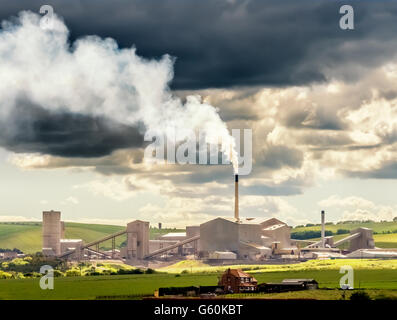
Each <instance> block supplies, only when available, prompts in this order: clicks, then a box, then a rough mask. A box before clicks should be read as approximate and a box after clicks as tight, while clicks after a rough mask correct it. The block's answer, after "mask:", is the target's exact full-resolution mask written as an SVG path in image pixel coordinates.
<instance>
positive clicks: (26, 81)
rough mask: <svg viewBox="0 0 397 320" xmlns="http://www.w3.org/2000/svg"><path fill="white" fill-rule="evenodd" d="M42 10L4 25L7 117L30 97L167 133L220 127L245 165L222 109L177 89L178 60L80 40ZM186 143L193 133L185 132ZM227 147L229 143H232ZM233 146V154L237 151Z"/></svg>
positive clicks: (0, 64) (0, 51)
mask: <svg viewBox="0 0 397 320" xmlns="http://www.w3.org/2000/svg"><path fill="white" fill-rule="evenodd" d="M41 18H42V17H41V16H40V15H38V14H35V13H32V12H28V11H23V12H21V13H20V14H19V16H18V18H17V19H14V20H13V21H3V22H2V29H1V30H0V117H1V116H4V115H5V114H7V113H8V112H9V111H10V110H12V108H13V107H14V106H15V105H16V103H18V99H20V98H21V97H23V98H24V99H28V100H29V101H31V102H32V103H34V104H37V105H40V106H41V107H43V108H45V109H47V110H54V111H58V110H67V111H70V112H78V113H82V114H90V115H91V114H92V115H102V116H107V117H110V118H112V119H114V120H117V121H119V122H121V123H124V124H128V125H137V124H139V123H143V124H144V125H145V127H146V129H147V130H155V131H156V132H161V131H162V130H164V132H163V133H164V134H166V128H167V127H174V128H177V129H184V128H186V129H190V130H200V132H201V133H204V134H205V133H206V132H207V133H208V139H207V140H208V141H211V137H210V131H212V132H216V134H217V135H218V137H220V139H222V141H223V142H227V143H226V144H225V145H224V146H223V147H222V151H223V152H224V153H225V155H226V157H227V158H229V160H231V161H232V163H233V164H234V168H235V170H236V169H237V166H238V161H237V152H236V151H235V141H234V138H233V137H232V136H231V135H230V134H229V131H228V129H227V126H226V124H225V123H224V122H223V121H222V119H221V118H220V116H219V114H218V112H217V110H216V108H214V107H213V106H211V105H209V104H206V103H203V102H202V101H201V99H200V98H199V97H196V96H189V97H188V98H187V99H186V103H183V102H182V101H181V99H179V98H177V97H175V96H173V95H172V93H171V91H170V89H169V83H170V81H171V80H172V78H173V59H172V58H171V57H170V56H168V55H164V56H163V57H162V58H161V59H159V60H147V59H144V58H142V57H139V56H138V55H137V54H136V50H135V48H134V47H132V48H128V49H120V48H118V45H117V43H116V41H115V40H113V39H110V38H106V39H101V38H99V37H97V36H87V37H83V38H80V39H77V40H76V41H75V42H74V43H70V42H69V40H68V36H69V30H68V28H67V27H66V25H65V24H64V22H63V21H62V19H61V18H59V17H57V16H56V15H54V17H53V21H52V22H53V24H52V28H51V29H45V28H41V27H40V19H41ZM178 138H179V139H180V140H181V141H182V140H184V139H186V138H187V137H178ZM225 146H226V147H225ZM230 146H231V147H232V152H230V149H229V148H230Z"/></svg>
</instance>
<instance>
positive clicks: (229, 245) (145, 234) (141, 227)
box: [42, 175, 397, 265]
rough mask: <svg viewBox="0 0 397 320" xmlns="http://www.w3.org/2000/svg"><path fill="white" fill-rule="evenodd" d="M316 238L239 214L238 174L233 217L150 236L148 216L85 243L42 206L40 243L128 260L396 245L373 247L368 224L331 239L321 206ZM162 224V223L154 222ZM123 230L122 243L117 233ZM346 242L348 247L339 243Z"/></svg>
mask: <svg viewBox="0 0 397 320" xmlns="http://www.w3.org/2000/svg"><path fill="white" fill-rule="evenodd" d="M321 226H322V230H321V239H320V240H319V241H308V240H295V239H291V228H290V227H289V226H288V225H287V224H286V223H285V222H283V221H281V220H279V219H277V218H268V219H262V220H261V219H257V218H248V219H242V218H240V216H239V206H238V176H237V175H236V176H235V211H234V218H233V219H230V218H222V217H218V218H215V219H213V220H210V221H207V222H204V223H202V224H200V225H199V226H187V227H186V232H183V233H168V234H165V235H162V236H159V237H158V238H157V239H150V237H149V228H150V226H149V222H146V221H141V220H135V221H132V222H130V223H128V224H127V226H126V228H125V229H123V230H121V231H119V232H117V233H114V234H110V235H108V236H106V237H103V238H101V239H97V240H95V241H92V242H89V243H84V242H83V241H82V240H81V239H65V236H64V235H65V224H64V222H63V221H61V212H59V211H44V212H43V226H42V229H43V249H42V252H43V254H44V255H45V256H52V257H57V258H60V259H66V260H78V261H80V260H90V259H122V260H124V261H125V262H126V263H129V264H131V265H140V264H145V263H146V264H147V263H148V261H150V260H167V259H186V258H187V257H189V258H190V259H202V260H206V261H213V262H216V261H218V262H225V261H227V262H229V263H233V261H235V262H236V263H237V262H238V261H241V260H244V261H257V262H258V261H268V260H271V259H283V260H290V261H294V260H295V261H299V260H302V259H324V258H365V257H368V258H393V257H396V256H397V249H380V248H376V247H375V243H374V239H373V236H372V230H371V229H368V228H357V229H355V230H352V231H351V232H350V234H349V235H348V236H346V237H345V238H343V239H340V240H338V241H334V239H333V237H332V236H328V237H326V236H325V212H324V211H322V212H321ZM159 228H161V224H159ZM119 236H126V241H124V243H123V246H122V247H121V248H116V238H117V237H119ZM110 240H111V242H112V248H111V249H110V250H107V251H103V250H100V248H101V243H103V242H105V241H110ZM344 243H348V244H349V245H348V248H347V249H344V250H342V249H340V248H339V247H340V245H342V244H344Z"/></svg>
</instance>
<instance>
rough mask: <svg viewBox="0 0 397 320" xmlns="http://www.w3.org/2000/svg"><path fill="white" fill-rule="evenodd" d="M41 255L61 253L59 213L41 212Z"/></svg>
mask: <svg viewBox="0 0 397 320" xmlns="http://www.w3.org/2000/svg"><path fill="white" fill-rule="evenodd" d="M43 253H44V254H45V255H58V254H60V253H61V212H60V211H53V210H51V211H43Z"/></svg>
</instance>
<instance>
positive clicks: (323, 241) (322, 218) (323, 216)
mask: <svg viewBox="0 0 397 320" xmlns="http://www.w3.org/2000/svg"><path fill="white" fill-rule="evenodd" d="M321 247H322V248H325V212H324V210H322V211H321Z"/></svg>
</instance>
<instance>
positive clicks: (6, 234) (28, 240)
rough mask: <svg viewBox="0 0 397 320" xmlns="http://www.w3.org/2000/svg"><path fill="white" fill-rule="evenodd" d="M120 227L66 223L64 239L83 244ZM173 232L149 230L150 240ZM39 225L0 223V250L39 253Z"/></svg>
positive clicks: (121, 240)
mask: <svg viewBox="0 0 397 320" xmlns="http://www.w3.org/2000/svg"><path fill="white" fill-rule="evenodd" d="M123 228H124V227H122V226H113V225H102V224H84V223H73V222H67V223H66V234H65V237H66V238H69V239H83V240H84V242H90V241H94V240H96V239H100V238H102V237H104V236H106V235H108V234H112V233H115V232H117V231H120V230H122V229H123ZM171 231H175V230H174V229H161V230H159V229H150V238H151V239H155V238H156V237H157V236H158V235H160V234H164V233H168V232H171ZM125 240H126V237H125V236H120V237H117V238H116V245H117V246H120V244H121V243H122V242H123V241H125ZM111 245H112V244H111V240H109V241H107V242H104V243H103V244H102V248H111ZM41 246H42V238H41V223H40V222H15V223H4V222H3V223H0V248H8V249H13V248H18V249H19V250H22V251H23V252H25V253H34V252H37V251H41Z"/></svg>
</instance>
